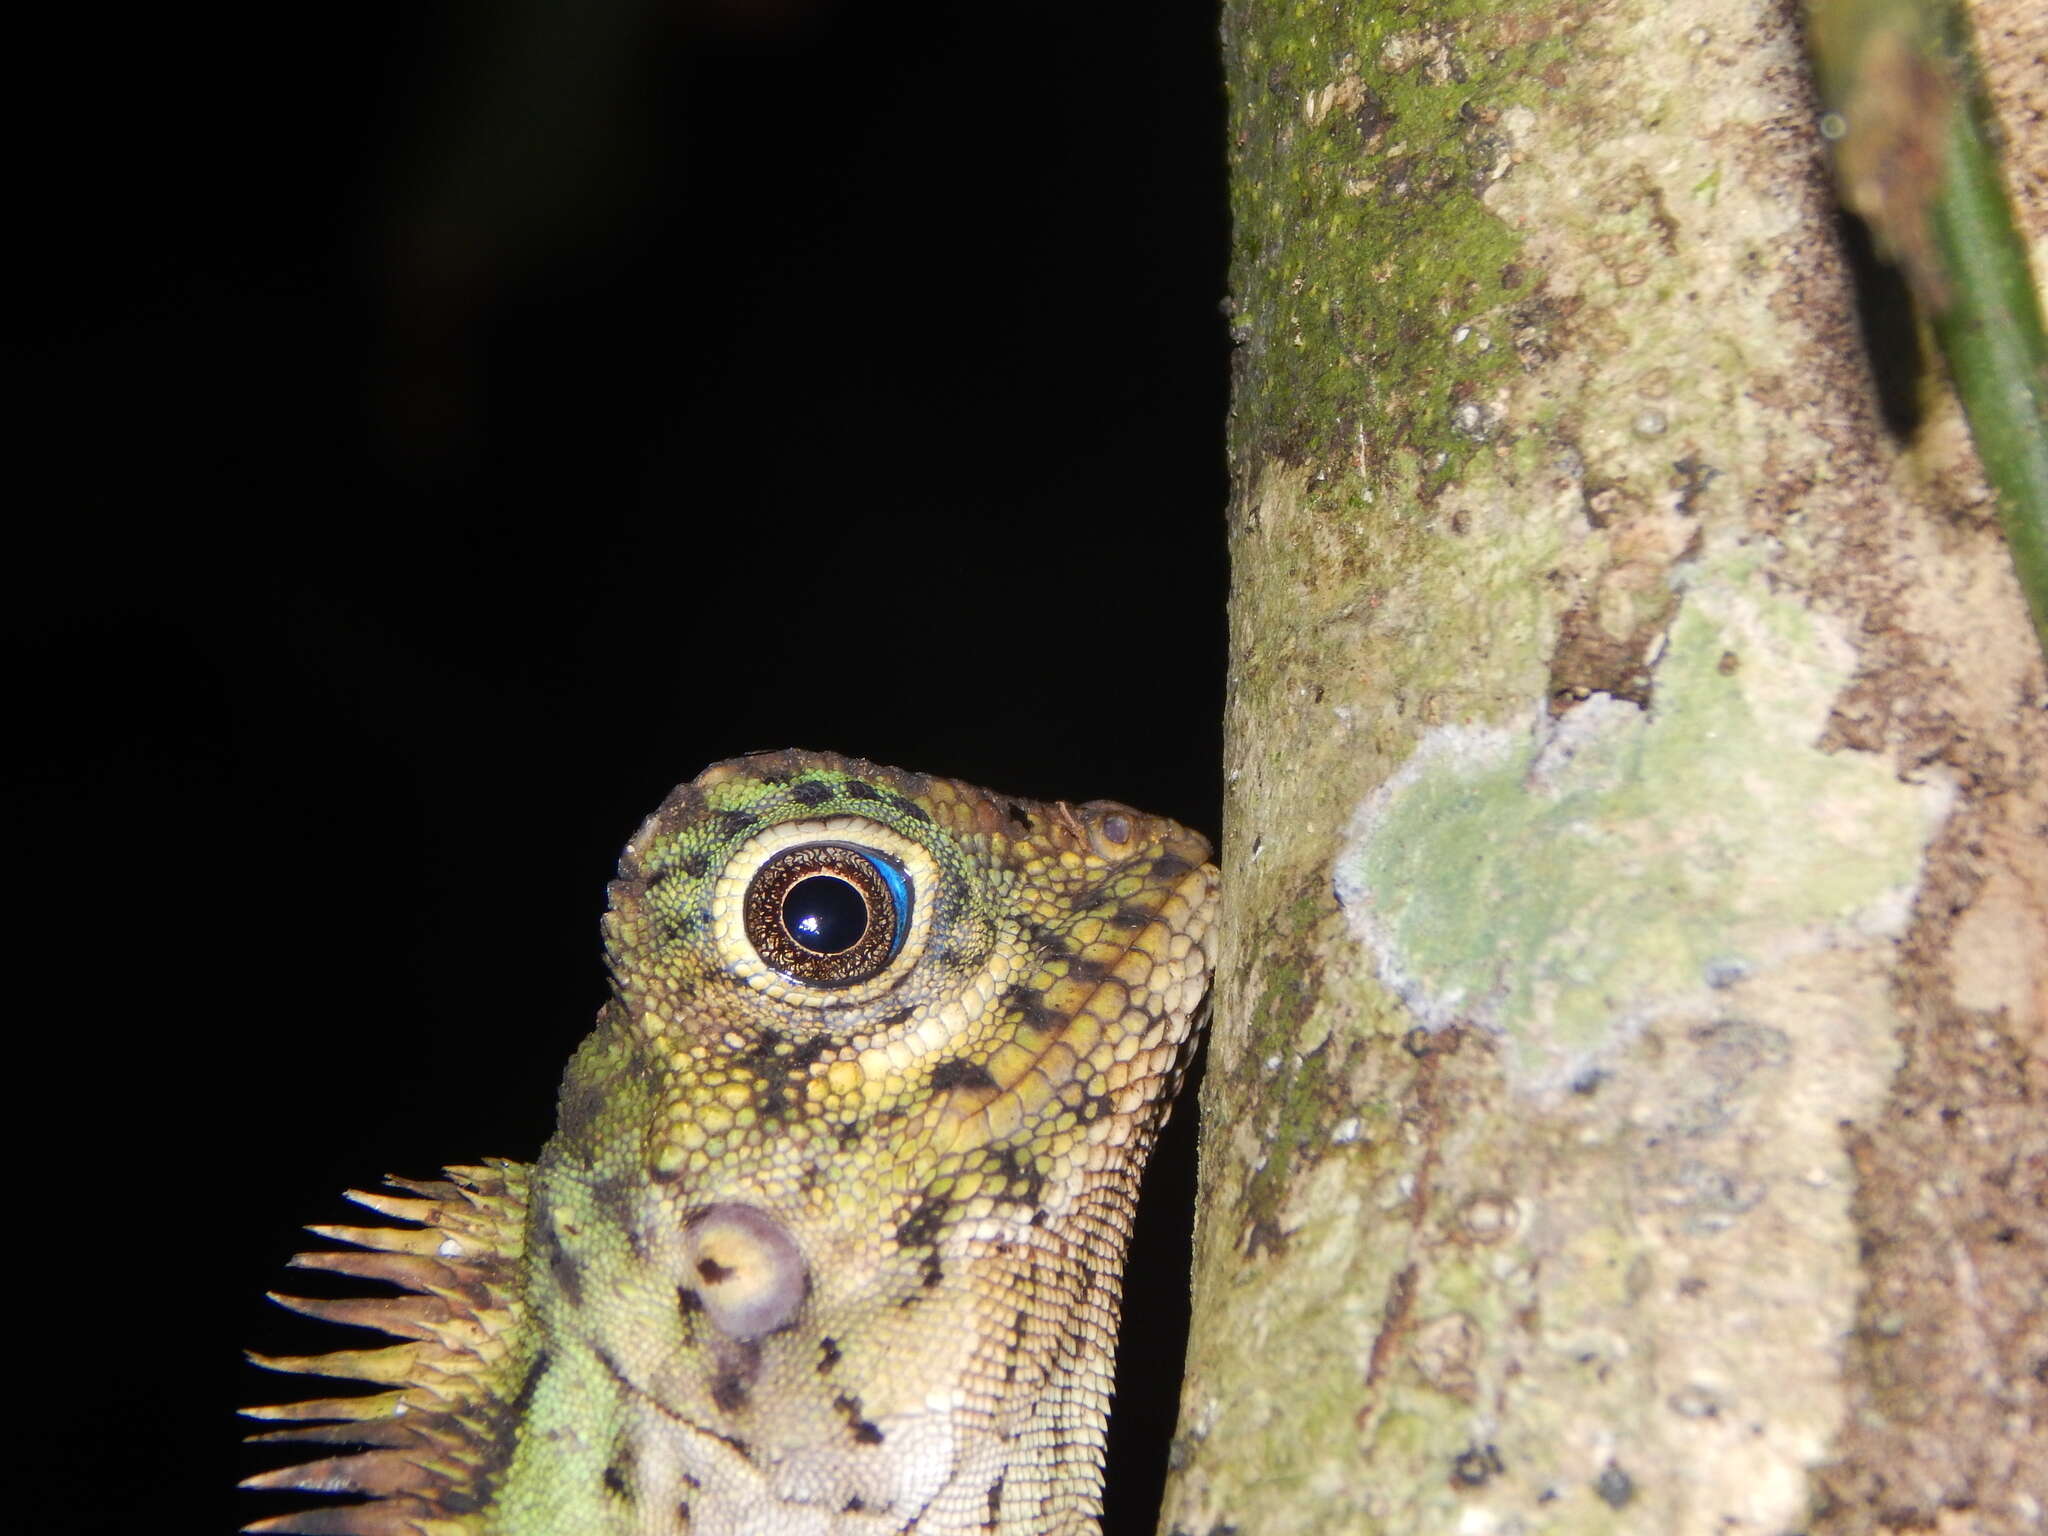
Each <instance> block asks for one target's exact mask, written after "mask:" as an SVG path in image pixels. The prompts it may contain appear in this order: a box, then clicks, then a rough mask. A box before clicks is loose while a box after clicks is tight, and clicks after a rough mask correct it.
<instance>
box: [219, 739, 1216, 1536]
mask: <svg viewBox="0 0 2048 1536" xmlns="http://www.w3.org/2000/svg"><path fill="white" fill-rule="evenodd" d="M1209 853H1210V850H1209V844H1208V843H1207V841H1206V840H1204V839H1203V838H1202V837H1201V836H1200V835H1199V834H1197V833H1194V832H1190V831H1188V830H1186V829H1185V828H1183V827H1181V826H1179V825H1178V824H1176V823H1174V822H1172V821H1169V820H1166V819H1164V818H1160V817H1153V816H1147V815H1143V814H1141V813H1139V812H1137V811H1134V810H1131V809H1130V808H1129V807H1126V806H1123V805H1120V804H1117V803H1115V802H1111V801H1092V802H1088V803H1086V804H1079V805H1070V804H1067V803H1065V802H1051V803H1042V802H1038V801H1034V800H1029V799H1023V798H1018V797H1014V796H1008V795H1001V794H996V793H992V792H990V791H987V790H983V789H980V788H977V787H975V786H973V785H969V784H964V783H959V782H956V781H953V780H949V779H943V778H936V777H928V776H925V775H922V774H916V773H909V772H905V771H903V770H899V769H893V768H886V767H882V766H879V765H877V764H874V763H869V762H864V761H861V760H859V759H854V758H846V757H839V756H835V755H832V754H827V753H822V752H802V751H794V750H792V751H786V752H778V753H765V754H757V755H754V756H750V757H743V758H737V759H734V760H732V761H729V762H723V763H718V764H715V765H713V766H712V767H710V768H708V769H706V770H705V771H704V772H703V773H702V774H700V775H699V776H698V777H697V778H695V779H694V780H692V781H690V782H689V783H686V784H684V785H682V786H680V787H679V788H677V789H676V790H675V791H674V792H673V793H672V794H670V795H669V797H668V798H667V800H665V801H664V802H663V804H662V805H661V807H660V809H658V810H657V811H656V812H655V813H654V815H653V816H652V817H650V818H649V819H648V820H647V821H646V822H645V823H644V824H643V825H642V826H641V827H640V829H639V831H638V832H637V833H636V834H635V835H634V837H633V838H632V840H631V841H630V842H629V843H628V844H627V846H626V849H625V852H624V854H623V855H622V856H621V859H620V863H619V868H618V876H617V878H616V879H615V880H614V881H613V882H612V884H611V887H610V901H609V909H608V913H607V915H606V918H605V922H604V944H605V953H606V961H607V968H608V972H609V979H610V988H609V997H608V1000H607V1001H606V1002H605V1003H604V1005H603V1007H602V1009H601V1010H600V1012H599V1014H598V1017H597V1023H596V1028H595V1029H594V1031H593V1032H592V1033H591V1034H590V1036H589V1037H588V1038H587V1039H586V1040H585V1041H584V1042H583V1044H582V1045H581V1047H580V1048H579V1049H578V1050H577V1051H576V1053H575V1055H574V1056H573V1058H572V1059H571V1061H570V1063H569V1066H568V1069H567V1072H566V1074H565V1076H564V1079H563V1084H562V1089H561V1097H560V1105H559V1120H558V1125H557V1129H556V1131H555V1134H554V1136H553V1137H552V1138H551V1139H550V1140H549V1141H548V1142H547V1144H546V1146H545V1148H544V1150H543V1151H542V1152H541V1154H540V1157H539V1158H538V1159H537V1160H536V1161H535V1162H533V1163H530V1164H527V1163H519V1162H513V1161H507V1160H494V1161H488V1162H480V1163H477V1164H473V1165H462V1166H455V1167H450V1168H448V1169H446V1170H444V1176H443V1177H442V1178H440V1179H435V1180H421V1181H414V1180H407V1179H400V1178H393V1179H390V1180H388V1181H387V1184H388V1187H389V1188H390V1189H392V1190H395V1191H397V1193H384V1192H366V1191H351V1192H349V1197H350V1198H351V1199H353V1200H355V1201H356V1202H358V1203H359V1204H361V1205H363V1206H366V1207H368V1208H369V1209H371V1210H372V1211H375V1212H377V1213H379V1214H380V1215H382V1216H384V1217H387V1218H390V1219H391V1220H393V1221H397V1222H403V1223H405V1225H403V1226H315V1227H313V1228H311V1229H310V1230H311V1231H313V1232H314V1233H316V1234H318V1235H320V1236H322V1237H324V1238H327V1239H329V1240H331V1241H335V1242H338V1243H341V1244H346V1245H349V1246H348V1247H346V1248H338V1249H327V1250H320V1251H314V1252H309V1253H303V1254H300V1255H298V1256H296V1257H295V1258H294V1259H293V1260H292V1263H293V1264H295V1265H297V1266H300V1267H304V1268H310V1269H316V1270H325V1271H331V1272H338V1273H340V1274H342V1275H346V1276H351V1277H358V1278H362V1279H367V1280H372V1281H381V1282H387V1283H389V1284H390V1285H392V1286H395V1287H397V1288H398V1291H399V1293H400V1294H395V1295H390V1296H378V1297H358V1298H344V1299H339V1300H311V1299H303V1298H290V1297H283V1296H279V1297H276V1298H275V1299H277V1300H279V1301H280V1302H282V1303H283V1304H284V1305H285V1306H287V1307H291V1308H293V1309H294V1310H297V1311H300V1312H303V1313H306V1314H309V1315H310V1316H312V1317H315V1318H319V1319H323V1320H327V1321H331V1322H338V1323H347V1324H355V1325H359V1326H364V1327H369V1328H374V1329H380V1330H382V1331H384V1332H385V1333H387V1334H389V1335H392V1336H394V1337H396V1338H397V1339H398V1340H400V1342H398V1343H395V1344H389V1345H386V1346H384V1347H381V1348H372V1349H362V1350H339V1351H335V1352H332V1353H327V1354H320V1355H311V1356H295V1357H264V1356H252V1357H251V1358H252V1359H254V1360H255V1361H256V1363H257V1364H259V1365H263V1366H267V1367H270V1368H273V1369H277V1370H281V1371H286V1372H292V1373H298V1374H307V1375H319V1376H329V1377H340V1378H352V1379H355V1380H359V1381H368V1382H371V1383H374V1384H376V1386H377V1387H378V1388H380V1389H381V1390H378V1391H374V1392H371V1393H370V1394H368V1395H363V1396H344V1397H328V1398H321V1399H316V1400H313V1401H308V1402H300V1403H292V1404H286V1405H281V1406H274V1407H263V1408H254V1409H248V1410H245V1411H246V1412H247V1413H249V1414H251V1415H252V1416H254V1417H256V1418H258V1419H261V1420H266V1421H271V1422H273V1423H281V1424H283V1425H284V1426H285V1427H283V1428H281V1429H274V1430H271V1431H269V1432H268V1433H265V1434H260V1435H258V1436H257V1437H256V1438H258V1439H259V1440H269V1441H283V1442H286V1443H290V1444H295V1445H302V1446H313V1447H318V1448H319V1449H318V1450H316V1451H313V1452H310V1453H309V1454H312V1455H313V1456H314V1457H315V1459H313V1460H311V1461H307V1462H301V1463H298V1464H295V1465H291V1466H285V1467H281V1468H278V1469H276V1470H274V1471H271V1472H267V1473H263V1474H260V1475H258V1476H256V1477H254V1478H251V1479H249V1480H248V1483H247V1486H253V1487H258V1488H270V1489H299V1490H319V1491H327V1492H352V1493H355V1494H359V1495H366V1496H368V1498H367V1502H361V1503H356V1504H350V1505H333V1506H329V1507H326V1508H322V1509H315V1510H310V1511H303V1512H300V1513H298V1514H287V1515H281V1516H276V1517H273V1518H269V1519H264V1520H260V1521H258V1522H256V1523H255V1524H253V1525H251V1526H249V1527H248V1528H247V1529H249V1530H251V1531H266V1532H301V1533H315V1532H317V1533H328V1536H584V1533H589V1536H625V1533H629V1532H630V1533H635V1536H654V1533H662V1536H684V1533H687V1536H737V1533H750V1536H884V1533H905V1536H907V1533H912V1532H915V1533H917V1536H951V1533H956V1532H980V1533H996V1536H1086V1533H1093V1532H1096V1531H1098V1530H1099V1527H1100V1516H1101V1508H1102V1504H1101V1496H1102V1480H1103V1448H1104V1437H1105V1425H1106V1417H1107V1412H1108V1404H1109V1396H1110V1386H1111V1368H1112V1359H1113V1352H1114V1348H1115V1331H1116V1325H1117V1318H1118V1312H1119V1307H1120V1301H1121V1297H1120V1288H1121V1287H1120V1274H1121V1269H1122V1264H1123V1257H1124V1249H1125V1244H1126V1242H1127V1240H1128V1237H1129V1233H1130V1227H1131V1221H1132V1216H1133V1211H1134V1204H1135V1200H1136V1191H1137V1182H1138V1177H1139V1173H1140V1171H1141V1169H1142V1167H1143V1164H1144V1161H1145V1159H1146V1156H1147V1154H1148V1153H1149V1151H1150V1148H1151V1145H1152V1142H1153V1139H1154V1137H1155V1136H1156V1134H1157V1131H1158V1129H1159V1127H1160V1125H1161V1124H1162V1123H1163V1122H1164V1119H1165V1116H1166V1114H1167V1113H1168V1111H1169V1109H1170V1107H1171V1103H1172V1099H1173V1095H1174V1093H1175V1091H1176V1090H1177V1088H1178V1086H1179V1082H1180V1079H1181V1076H1182V1074H1183V1072H1184V1069H1185V1066H1186V1062H1187V1058H1188V1053H1189V1051H1190V1050H1191V1049H1192V1042H1193V1039H1194V1037H1195V1035H1196V1034H1197V1032H1198V1026H1199V1017H1198V1014H1199V1011H1200V1007H1201V1005H1202V1002H1203V997H1204V993H1205V991H1206V988H1207V985H1208V980H1209V974H1210V970H1211V966H1212V963H1213V957H1212V947H1213V938H1212V928H1213V925H1214V920H1215V914H1216V906H1217V872H1216V869H1215V867H1214V866H1213V865H1212V864H1211V863H1210V862H1209ZM337 1448H339V1449H337Z"/></svg>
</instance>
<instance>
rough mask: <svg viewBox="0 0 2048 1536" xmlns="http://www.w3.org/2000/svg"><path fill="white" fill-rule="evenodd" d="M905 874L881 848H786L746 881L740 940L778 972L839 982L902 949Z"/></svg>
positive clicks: (882, 964)
mask: <svg viewBox="0 0 2048 1536" xmlns="http://www.w3.org/2000/svg"><path fill="white" fill-rule="evenodd" d="M910 900H911V896H910V879H909V877H908V876H907V875H906V874H904V872H903V871H902V870H901V869H900V868H898V867H897V866H896V864H895V863H894V862H893V861H891V860H889V859H888V858H887V857H886V855H883V854H880V853H875V852H873V851H871V850H869V849H865V848H855V847H852V846H851V845H849V844H846V843H811V844H807V845H805V846H803V847H798V848H786V849H784V850H783V851H782V852H781V853H778V854H776V855H775V857H773V858H772V859H769V860H768V861H767V862H766V863H764V864H763V865H762V866H761V867H760V868H759V869H758V870H756V871H755V872H754V878H753V879H752V880H750V881H748V882H747V897H746V924H747V939H748V941H749V942H750V943H752V944H753V946H754V950H755V952H756V953H757V954H759V955H760V957H761V958H762V959H763V960H765V961H767V962H768V963H769V964H770V965H772V966H774V967H775V969H776V970H778V971H780V972H782V973H783V974H784V975H785V976H789V977H792V978H794V979H795V980H797V981H802V982H808V983H809V984H810V985H812V986H814V987H845V986H851V985H853V984H854V983H855V982H860V981H866V980H867V979H868V978H869V977H871V976H874V975H877V974H878V973H880V972H881V971H882V970H883V969H884V968H886V967H887V966H888V964H889V962H890V961H891V960H893V959H895V958H896V955H897V953H898V951H900V950H901V949H902V948H903V936H904V934H905V933H906V932H907V931H908V929H909V926H910Z"/></svg>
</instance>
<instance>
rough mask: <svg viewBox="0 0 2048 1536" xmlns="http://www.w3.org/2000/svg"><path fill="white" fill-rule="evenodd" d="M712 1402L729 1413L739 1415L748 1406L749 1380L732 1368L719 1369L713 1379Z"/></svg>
mask: <svg viewBox="0 0 2048 1536" xmlns="http://www.w3.org/2000/svg"><path fill="white" fill-rule="evenodd" d="M711 1401H712V1402H714V1403H716V1404H718V1406H719V1407H720V1408H721V1409H723V1410H724V1411H725V1412H727V1413H738V1412H739V1411H740V1410H741V1409H743V1408H745V1407H746V1406H747V1378H746V1377H745V1376H743V1375H742V1374H741V1373H740V1372H739V1371H737V1370H735V1369H733V1368H731V1367H730V1366H721V1367H719V1370H718V1374H717V1375H715V1376H713V1377H712V1378H711Z"/></svg>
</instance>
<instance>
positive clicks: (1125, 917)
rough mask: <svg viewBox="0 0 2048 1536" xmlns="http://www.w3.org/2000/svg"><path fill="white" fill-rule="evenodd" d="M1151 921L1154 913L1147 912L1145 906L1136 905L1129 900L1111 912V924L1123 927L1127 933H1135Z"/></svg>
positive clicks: (1111, 925) (1114, 926) (1115, 926)
mask: <svg viewBox="0 0 2048 1536" xmlns="http://www.w3.org/2000/svg"><path fill="white" fill-rule="evenodd" d="M1151 921H1152V914H1151V913H1150V912H1147V911H1146V910H1145V909H1144V908H1143V907H1134V906H1132V905H1131V904H1130V903H1129V902H1125V903H1124V904H1123V905H1122V906H1120V907H1118V908H1117V909H1116V910H1115V911H1114V912H1112V913H1110V914H1109V926H1110V927H1112V928H1121V929H1123V930H1124V932H1126V933H1135V932H1136V931H1137V930H1138V929H1140V928H1142V927H1144V926H1145V925H1146V924H1147V923H1149V922H1151Z"/></svg>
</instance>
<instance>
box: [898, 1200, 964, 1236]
mask: <svg viewBox="0 0 2048 1536" xmlns="http://www.w3.org/2000/svg"><path fill="white" fill-rule="evenodd" d="M951 1204H952V1202H951V1201H949V1200H948V1199H947V1198H946V1197H945V1196H944V1195H931V1194H928V1195H926V1196H925V1197H924V1198H923V1199H922V1200H920V1201H918V1203H917V1209H916V1210H914V1211H912V1212H911V1213H910V1214H909V1215H908V1216H906V1217H905V1218H904V1219H903V1221H902V1223H901V1224H900V1225H898V1226H897V1228H896V1243H897V1246H898V1247H902V1248H921V1247H924V1246H926V1245H927V1244H930V1243H935V1242H937V1241H938V1240H939V1229H940V1227H942V1226H944V1225H945V1221H946V1212H947V1210H948V1209H949V1208H950V1206H951Z"/></svg>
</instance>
